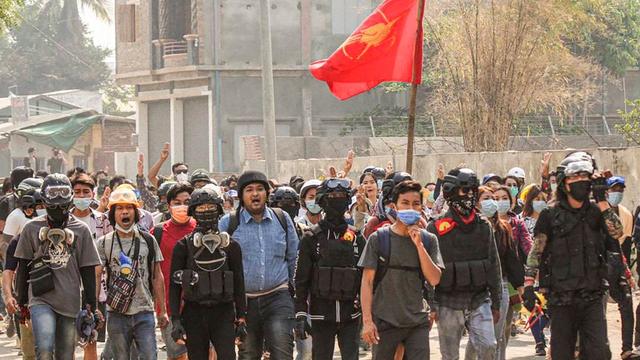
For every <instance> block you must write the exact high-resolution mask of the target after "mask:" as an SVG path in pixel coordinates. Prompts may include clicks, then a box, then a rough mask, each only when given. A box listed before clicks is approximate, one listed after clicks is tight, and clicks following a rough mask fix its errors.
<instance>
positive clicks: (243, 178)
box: [237, 170, 269, 203]
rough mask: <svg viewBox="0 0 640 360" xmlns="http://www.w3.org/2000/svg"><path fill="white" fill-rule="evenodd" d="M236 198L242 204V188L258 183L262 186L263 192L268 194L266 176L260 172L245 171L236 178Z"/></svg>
mask: <svg viewBox="0 0 640 360" xmlns="http://www.w3.org/2000/svg"><path fill="white" fill-rule="evenodd" d="M237 182H238V197H239V198H240V202H241V203H242V192H243V191H244V188H245V187H246V186H247V185H249V184H253V183H260V184H262V185H264V188H265V190H267V192H269V180H267V176H266V175H265V174H263V173H261V172H260V171H255V170H247V171H245V172H243V173H242V175H240V177H239V178H238V181H237Z"/></svg>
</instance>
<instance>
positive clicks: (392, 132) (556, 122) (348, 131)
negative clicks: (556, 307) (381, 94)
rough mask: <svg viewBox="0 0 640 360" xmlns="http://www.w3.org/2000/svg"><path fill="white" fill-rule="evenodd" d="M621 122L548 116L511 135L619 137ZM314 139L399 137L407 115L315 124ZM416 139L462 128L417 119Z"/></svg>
mask: <svg viewBox="0 0 640 360" xmlns="http://www.w3.org/2000/svg"><path fill="white" fill-rule="evenodd" d="M623 123H624V121H623V120H622V119H621V118H620V117H619V116H617V115H612V116H600V115H595V116H587V117H585V118H583V117H576V118H561V117H557V116H551V115H541V116H528V117H524V118H522V119H518V120H515V121H514V122H513V125H512V131H511V135H512V136H517V137H533V136H552V137H553V136H562V135H590V136H603V135H604V136H606V135H619V134H620V133H619V132H618V131H617V129H616V125H618V124H623ZM314 125H316V127H314V129H313V134H314V135H315V136H367V137H368V136H371V137H402V136H406V133H407V117H406V116H369V117H354V118H347V119H331V120H324V121H321V122H318V123H314ZM415 136H416V137H458V136H462V129H461V127H460V126H459V125H458V124H456V123H455V122H447V123H444V122H442V121H438V120H437V119H436V118H435V117H432V116H427V117H425V116H421V117H417V118H416V124H415Z"/></svg>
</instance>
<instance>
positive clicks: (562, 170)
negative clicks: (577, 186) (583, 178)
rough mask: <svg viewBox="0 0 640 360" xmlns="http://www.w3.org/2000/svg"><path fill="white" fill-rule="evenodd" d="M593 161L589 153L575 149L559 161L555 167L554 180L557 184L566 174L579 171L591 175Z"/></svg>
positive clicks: (593, 167) (593, 168) (594, 167)
mask: <svg viewBox="0 0 640 360" xmlns="http://www.w3.org/2000/svg"><path fill="white" fill-rule="evenodd" d="M595 169H596V166H595V161H594V160H593V157H592V156H591V154H589V153H587V152H584V151H577V152H573V153H571V154H569V155H567V156H566V157H565V158H564V160H562V161H561V162H560V165H558V168H557V169H556V180H557V182H558V184H560V183H562V182H563V181H564V179H566V178H567V177H568V176H573V175H577V174H579V173H588V174H589V175H592V174H593V172H594V171H595Z"/></svg>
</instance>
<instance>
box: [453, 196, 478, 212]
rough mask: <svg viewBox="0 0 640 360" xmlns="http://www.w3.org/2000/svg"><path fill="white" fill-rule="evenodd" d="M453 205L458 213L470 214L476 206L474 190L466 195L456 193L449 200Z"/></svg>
mask: <svg viewBox="0 0 640 360" xmlns="http://www.w3.org/2000/svg"><path fill="white" fill-rule="evenodd" d="M448 202H449V206H451V207H452V208H453V209H454V210H455V211H457V212H458V214H460V215H462V216H465V217H466V216H469V215H471V213H472V212H473V210H474V209H475V208H476V196H475V194H474V193H473V192H469V193H467V194H466V195H462V196H460V195H455V196H453V197H452V198H451V199H450V200H449V201H448Z"/></svg>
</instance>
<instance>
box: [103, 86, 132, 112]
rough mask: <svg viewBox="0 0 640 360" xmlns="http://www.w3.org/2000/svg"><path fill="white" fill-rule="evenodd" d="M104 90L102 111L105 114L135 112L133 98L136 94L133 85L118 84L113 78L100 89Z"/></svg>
mask: <svg viewBox="0 0 640 360" xmlns="http://www.w3.org/2000/svg"><path fill="white" fill-rule="evenodd" d="M100 91H101V92H102V111H104V113H105V114H109V115H117V116H129V115H132V114H134V113H135V109H134V108H133V106H132V104H131V99H132V98H133V97H134V95H135V88H134V87H133V86H132V85H117V84H116V83H115V81H113V80H111V81H108V82H107V83H105V84H104V86H103V87H102V88H101V89H100Z"/></svg>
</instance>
